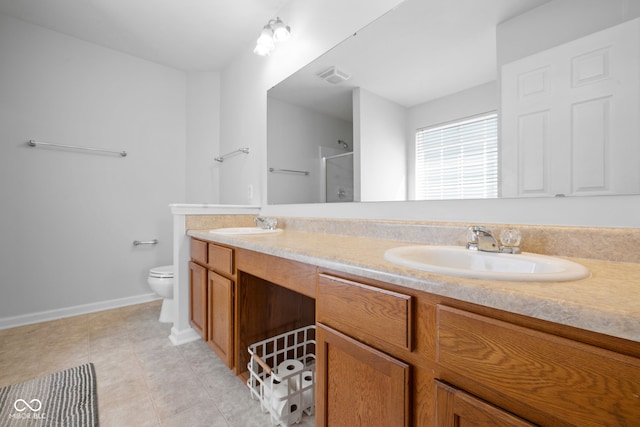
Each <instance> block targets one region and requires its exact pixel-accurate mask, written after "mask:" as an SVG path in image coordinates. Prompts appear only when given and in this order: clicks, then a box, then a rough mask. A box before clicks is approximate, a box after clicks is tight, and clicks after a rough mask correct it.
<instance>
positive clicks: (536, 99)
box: [500, 19, 640, 197]
mask: <svg viewBox="0 0 640 427" xmlns="http://www.w3.org/2000/svg"><path fill="white" fill-rule="evenodd" d="M639 41H640V19H635V20H632V21H629V22H626V23H624V24H621V25H617V26H615V27H612V28H609V29H607V30H603V31H600V32H597V33H594V34H592V35H589V36H586V37H583V38H580V39H577V40H574V41H572V42H569V43H566V44H563V45H560V46H558V47H555V48H553V49H549V50H546V51H543V52H540V53H537V54H535V55H532V56H529V57H526V58H523V59H521V60H518V61H514V62H512V63H510V64H506V65H504V66H503V67H502V120H501V126H502V132H501V136H502V140H501V146H500V149H501V184H502V185H501V190H502V193H501V195H502V196H507V197H512V196H556V195H597V194H621V193H622V194H628V193H638V192H640V140H639V137H640V132H639V128H640V120H639V119H640V86H639V84H638V79H639V77H640V66H639V62H640V54H639V50H640V43H639Z"/></svg>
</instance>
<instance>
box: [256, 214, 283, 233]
mask: <svg viewBox="0 0 640 427" xmlns="http://www.w3.org/2000/svg"><path fill="white" fill-rule="evenodd" d="M253 222H255V223H256V225H258V226H260V228H264V229H265V230H275V229H276V225H278V220H277V219H275V218H266V217H263V216H257V217H255V218H253Z"/></svg>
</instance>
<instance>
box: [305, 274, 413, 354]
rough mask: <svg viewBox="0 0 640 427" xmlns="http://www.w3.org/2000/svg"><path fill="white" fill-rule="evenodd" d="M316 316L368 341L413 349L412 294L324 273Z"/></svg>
mask: <svg viewBox="0 0 640 427" xmlns="http://www.w3.org/2000/svg"><path fill="white" fill-rule="evenodd" d="M317 295H318V296H317V300H316V308H317V313H316V319H317V321H318V322H322V323H324V324H326V325H329V326H332V327H334V328H335V329H338V330H341V331H342V332H344V333H347V334H349V335H351V336H353V337H356V338H358V339H362V340H364V341H366V342H374V343H375V342H376V341H385V342H387V343H389V344H393V345H395V346H398V347H401V348H403V349H408V350H411V342H412V339H411V330H412V328H411V325H412V318H413V316H412V304H411V296H409V295H403V294H400V293H397V292H392V291H387V290H384V289H380V288H375V287H373V286H368V285H365V284H362V283H358V282H352V281H350V280H345V279H340V278H337V277H333V276H328V275H325V274H321V275H320V276H319V279H318V294H317Z"/></svg>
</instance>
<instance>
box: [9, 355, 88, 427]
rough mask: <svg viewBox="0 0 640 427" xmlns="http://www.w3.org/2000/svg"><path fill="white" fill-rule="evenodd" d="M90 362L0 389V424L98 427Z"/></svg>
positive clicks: (30, 426)
mask: <svg viewBox="0 0 640 427" xmlns="http://www.w3.org/2000/svg"><path fill="white" fill-rule="evenodd" d="M98 424H99V421H98V395H97V393H96V373H95V368H94V367H93V363H88V364H86V365H81V366H77V367H75V368H71V369H67V370H65V371H61V372H56V373H55V374H51V375H47V376H45V377H40V378H36V379H34V380H30V381H27V382H24V383H20V384H15V385H10V386H8V387H3V388H0V426H2V427H14V426H18V427H25V426H29V427H32V426H43V427H44V426H47V427H49V426H57V427H76V426H77V427H93V426H96V427H97V426H98Z"/></svg>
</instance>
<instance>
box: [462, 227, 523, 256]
mask: <svg viewBox="0 0 640 427" xmlns="http://www.w3.org/2000/svg"><path fill="white" fill-rule="evenodd" d="M500 242H501V243H502V245H499V244H498V241H497V240H496V238H495V237H494V235H493V233H492V232H491V230H489V229H488V228H487V227H482V226H479V225H473V226H471V227H469V228H468V229H467V249H471V250H472V251H483V252H501V253H509V254H519V253H520V247H519V246H518V245H519V244H520V232H519V231H518V230H515V229H505V230H502V232H501V233H500Z"/></svg>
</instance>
